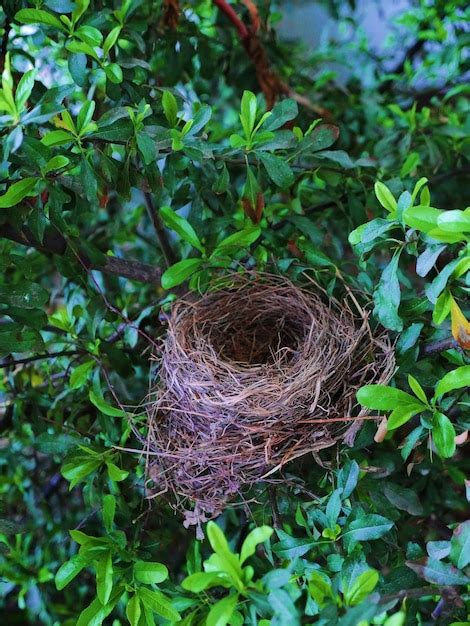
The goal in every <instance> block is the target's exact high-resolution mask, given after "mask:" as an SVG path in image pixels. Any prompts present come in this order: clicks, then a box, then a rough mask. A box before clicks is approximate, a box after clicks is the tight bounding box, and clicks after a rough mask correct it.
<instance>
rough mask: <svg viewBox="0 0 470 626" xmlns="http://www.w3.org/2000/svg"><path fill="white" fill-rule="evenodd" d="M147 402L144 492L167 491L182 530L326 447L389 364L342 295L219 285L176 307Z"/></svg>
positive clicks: (275, 283)
mask: <svg viewBox="0 0 470 626" xmlns="http://www.w3.org/2000/svg"><path fill="white" fill-rule="evenodd" d="M153 358H154V359H155V361H156V366H157V370H156V377H155V382H154V386H153V388H152V389H151V392H150V395H149V398H148V399H147V412H148V434H147V439H146V447H147V459H148V462H147V478H148V486H149V492H150V493H149V495H150V496H152V495H158V494H160V493H162V492H166V491H169V492H171V493H172V494H173V495H174V498H172V500H173V502H174V503H175V504H176V506H177V507H178V508H179V509H180V510H182V511H184V513H185V525H189V524H197V525H199V524H200V522H202V521H205V520H206V519H209V518H211V517H214V516H216V515H217V514H218V513H220V512H221V510H223V508H224V506H225V504H226V503H227V502H228V501H229V500H231V499H233V498H234V497H235V496H236V495H237V494H239V493H241V492H242V491H243V490H244V489H246V488H248V487H250V486H252V485H253V484H254V483H256V482H258V481H261V480H267V479H268V480H269V477H272V476H273V474H275V473H276V471H277V470H279V469H281V468H282V467H283V466H284V465H285V464H286V463H288V462H289V461H292V460H293V459H296V458H298V457H300V456H303V455H305V454H307V453H312V452H313V453H315V452H317V451H318V450H321V449H322V448H326V447H329V446H331V445H333V444H334V443H336V442H337V441H345V442H346V443H348V444H351V443H352V441H353V439H354V435H355V433H356V432H357V430H358V428H359V427H360V425H361V423H362V419H363V418H364V416H365V415H366V411H364V410H361V407H360V406H358V404H357V402H356V391H357V389H358V388H359V387H361V386H362V385H364V384H367V383H385V382H387V381H388V380H389V378H390V376H391V374H392V371H393V368H394V359H393V351H392V347H391V344H390V342H389V340H388V338H387V336H386V335H385V334H378V335H374V334H373V333H372V331H371V328H370V326H369V323H368V316H367V314H366V313H365V312H364V311H363V310H362V309H360V308H359V305H358V304H357V301H356V299H355V298H354V296H353V295H352V294H350V295H349V296H348V297H347V299H346V300H345V301H343V302H339V301H336V300H334V299H331V298H327V297H326V295H325V294H324V293H323V292H322V291H321V290H320V289H319V288H318V287H315V286H311V288H308V289H300V288H298V287H296V286H294V285H293V284H292V283H291V282H290V281H289V280H287V279H285V278H281V277H275V276H271V275H269V276H266V275H252V274H244V275H235V276H230V277H229V278H225V279H224V280H223V281H222V282H219V283H218V284H215V285H213V286H212V288H211V289H210V290H209V291H208V292H207V293H206V294H205V295H202V296H201V297H200V298H198V299H193V300H191V299H182V300H180V301H177V302H176V303H175V304H174V305H173V307H172V310H171V313H170V315H169V318H168V329H167V332H166V335H165V337H164V339H163V343H162V345H161V349H160V350H159V354H157V355H155V356H154V357H153Z"/></svg>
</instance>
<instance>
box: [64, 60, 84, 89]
mask: <svg viewBox="0 0 470 626" xmlns="http://www.w3.org/2000/svg"><path fill="white" fill-rule="evenodd" d="M86 66H87V58H86V54H84V53H83V52H78V53H75V54H74V53H71V54H69V55H68V67H69V72H70V75H71V76H72V78H73V80H74V81H75V83H76V84H77V85H78V86H79V87H84V86H85V83H86V79H87V75H88V74H87V67H86Z"/></svg>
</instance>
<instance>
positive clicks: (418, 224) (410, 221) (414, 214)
mask: <svg viewBox="0 0 470 626" xmlns="http://www.w3.org/2000/svg"><path fill="white" fill-rule="evenodd" d="M441 213H442V211H441V210H440V209H435V208H434V207H432V206H421V205H418V206H414V207H409V208H408V209H406V210H405V211H403V220H404V221H405V224H406V225H407V226H410V227H411V228H414V229H416V230H422V231H423V232H425V233H427V232H429V231H430V230H432V229H433V228H436V226H437V220H438V217H439V215H440V214H441Z"/></svg>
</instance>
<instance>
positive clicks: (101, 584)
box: [95, 552, 113, 605]
mask: <svg viewBox="0 0 470 626" xmlns="http://www.w3.org/2000/svg"><path fill="white" fill-rule="evenodd" d="M95 569H96V595H97V596H98V599H99V601H100V602H101V604H103V605H106V604H107V603H108V600H109V598H110V597H111V591H112V590H113V560H112V556H111V552H106V553H105V554H103V556H102V557H101V558H100V559H99V560H98V561H97V562H96V566H95Z"/></svg>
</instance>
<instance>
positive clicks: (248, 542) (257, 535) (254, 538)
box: [240, 526, 273, 565]
mask: <svg viewBox="0 0 470 626" xmlns="http://www.w3.org/2000/svg"><path fill="white" fill-rule="evenodd" d="M272 534H273V529H272V528H271V527H270V526H259V527H258V528H255V529H254V530H252V531H251V532H250V533H249V534H248V535H247V537H246V539H245V541H244V542H243V545H242V548H241V552H240V565H243V563H244V562H245V561H246V559H248V558H249V557H250V556H252V555H253V554H254V553H255V550H256V546H257V545H258V544H260V543H264V542H265V541H267V540H268V539H269V538H270V537H271V535H272Z"/></svg>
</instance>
